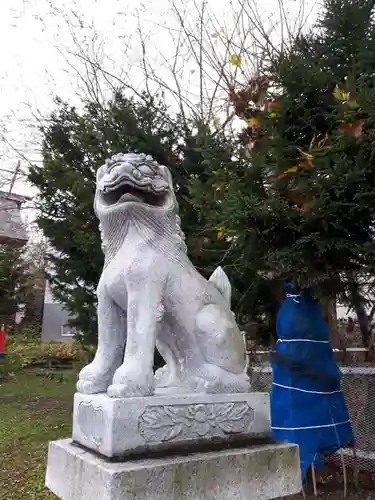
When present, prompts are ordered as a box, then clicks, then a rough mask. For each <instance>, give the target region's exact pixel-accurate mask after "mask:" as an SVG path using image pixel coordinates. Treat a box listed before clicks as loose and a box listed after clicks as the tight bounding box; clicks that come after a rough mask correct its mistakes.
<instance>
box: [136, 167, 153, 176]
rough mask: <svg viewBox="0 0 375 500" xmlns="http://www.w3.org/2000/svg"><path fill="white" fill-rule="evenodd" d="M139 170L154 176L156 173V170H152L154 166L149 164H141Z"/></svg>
mask: <svg viewBox="0 0 375 500" xmlns="http://www.w3.org/2000/svg"><path fill="white" fill-rule="evenodd" d="M138 170H139V171H140V172H141V173H142V174H144V175H147V176H148V177H152V176H153V175H154V171H153V170H152V168H150V167H149V166H148V165H140V166H139V167H138Z"/></svg>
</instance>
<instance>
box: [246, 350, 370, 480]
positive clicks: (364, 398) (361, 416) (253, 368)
mask: <svg viewBox="0 0 375 500" xmlns="http://www.w3.org/2000/svg"><path fill="white" fill-rule="evenodd" d="M350 351H351V353H349V354H350V356H349V357H350V358H351V359H350V360H348V359H347V360H346V362H349V364H350V366H348V365H346V366H340V369H341V373H342V391H343V394H344V397H345V400H346V404H347V406H348V410H349V414H350V419H351V422H352V426H353V431H354V436H355V440H356V450H355V451H356V455H357V466H358V468H360V469H362V470H369V471H372V472H375V365H374V364H371V365H370V364H367V366H366V365H365V362H364V361H363V360H361V359H360V358H361V357H364V356H362V355H361V352H362V353H363V351H364V349H350ZM347 354H348V353H347ZM268 356H269V353H267V352H261V353H259V352H258V353H252V354H251V355H250V356H249V357H250V359H249V374H250V377H251V381H252V388H253V390H254V391H261V392H270V391H271V387H272V372H271V367H270V366H269V363H268ZM355 365H356V366H355ZM344 456H345V457H346V458H345V462H346V463H347V464H350V463H351V462H352V461H353V458H354V457H353V449H351V448H350V449H345V450H344ZM333 458H334V459H335V457H333Z"/></svg>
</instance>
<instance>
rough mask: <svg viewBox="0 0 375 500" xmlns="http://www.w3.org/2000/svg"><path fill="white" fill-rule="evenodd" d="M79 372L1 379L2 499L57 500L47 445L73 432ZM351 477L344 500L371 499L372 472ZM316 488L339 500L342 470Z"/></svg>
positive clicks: (374, 493) (374, 499)
mask: <svg viewBox="0 0 375 500" xmlns="http://www.w3.org/2000/svg"><path fill="white" fill-rule="evenodd" d="M77 374H78V369H76V370H69V371H68V370H64V371H61V372H52V373H51V372H43V371H39V370H28V371H23V372H17V373H16V374H15V375H14V376H12V377H11V378H9V379H7V380H6V381H1V379H0V500H57V497H55V495H53V494H52V493H50V492H49V491H47V489H46V488H45V487H44V476H45V468H46V460H47V447H48V442H49V441H51V440H55V439H60V438H69V437H70V436H71V420H72V405H73V393H74V390H75V383H76V380H77ZM350 478H351V474H350V473H349V484H348V486H349V495H348V497H347V500H375V490H374V485H375V473H372V474H371V473H366V472H361V474H360V489H359V491H355V490H354V489H353V484H352V481H351V479H350ZM319 490H320V493H321V494H320V496H319V498H320V499H327V500H342V499H343V485H342V474H341V471H340V470H338V469H337V468H335V467H332V466H331V467H327V469H326V471H325V474H324V478H323V483H322V484H321V485H319ZM302 498H303V497H302V496H301V495H296V496H294V497H292V498H290V500H301V499H302ZM98 500H100V499H98ZM306 500H316V498H315V497H314V496H313V495H308V496H307V499H306Z"/></svg>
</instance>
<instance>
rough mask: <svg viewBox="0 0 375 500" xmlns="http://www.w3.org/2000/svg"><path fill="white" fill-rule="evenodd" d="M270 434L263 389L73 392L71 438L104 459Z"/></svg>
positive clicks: (242, 441)
mask: <svg viewBox="0 0 375 500" xmlns="http://www.w3.org/2000/svg"><path fill="white" fill-rule="evenodd" d="M270 435H271V424H270V402H269V394H267V393H259V392H254V393H247V394H246V393H244V394H182V395H159V396H158V395H155V396H151V397H144V398H129V399H114V398H109V397H108V396H107V395H106V394H95V395H85V394H78V393H77V394H75V396H74V413H73V441H75V442H76V443H79V444H81V445H82V446H84V447H86V448H89V449H92V450H94V451H95V452H97V453H99V454H100V455H104V456H106V457H109V458H125V457H130V456H138V457H139V456H141V455H148V456H149V455H150V453H151V452H166V451H173V450H181V449H185V450H186V451H188V450H191V449H193V448H195V449H196V447H197V445H198V446H200V447H202V446H204V447H205V448H207V446H208V445H209V444H211V443H212V444H215V446H217V445H221V444H223V445H224V444H226V445H229V444H233V445H238V444H240V443H241V444H243V443H244V442H247V441H249V440H250V439H253V438H263V437H269V436H270Z"/></svg>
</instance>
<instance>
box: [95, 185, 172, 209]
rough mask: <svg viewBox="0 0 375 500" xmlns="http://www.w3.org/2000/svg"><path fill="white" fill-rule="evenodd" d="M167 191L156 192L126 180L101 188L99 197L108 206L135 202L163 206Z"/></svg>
mask: <svg viewBox="0 0 375 500" xmlns="http://www.w3.org/2000/svg"><path fill="white" fill-rule="evenodd" d="M167 196H168V193H167V191H166V190H165V189H163V190H161V191H160V192H157V191H155V190H153V189H152V188H151V186H150V185H148V186H142V187H140V186H134V185H133V184H129V183H128V182H124V183H122V184H120V185H117V186H113V187H110V188H109V187H105V188H104V189H103V190H101V199H102V202H103V203H104V205H106V206H108V207H110V206H113V205H117V204H120V203H121V204H122V203H127V202H133V203H134V202H136V203H144V204H146V205H151V206H153V207H163V206H164V205H165V203H166V201H167Z"/></svg>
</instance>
